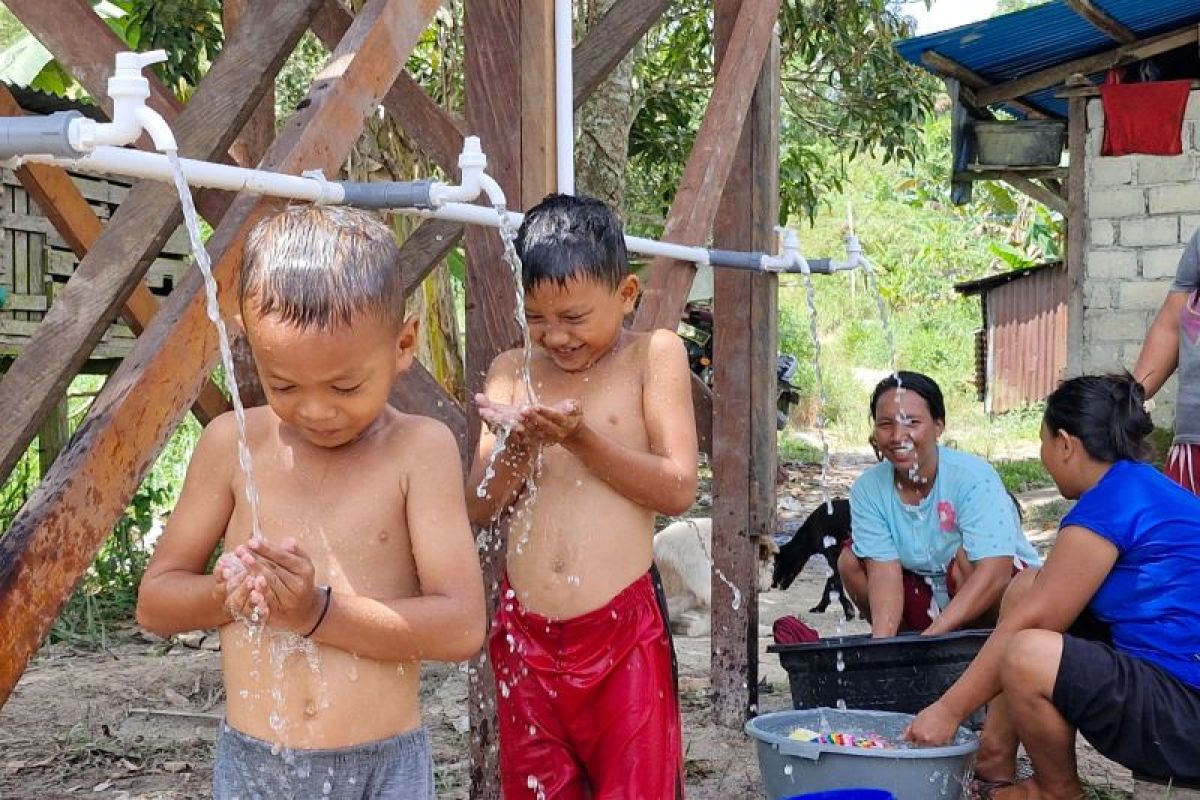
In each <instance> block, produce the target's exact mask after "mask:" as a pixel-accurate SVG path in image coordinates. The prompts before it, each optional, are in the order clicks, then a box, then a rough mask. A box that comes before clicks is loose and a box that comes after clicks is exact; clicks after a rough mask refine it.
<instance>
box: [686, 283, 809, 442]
mask: <svg viewBox="0 0 1200 800" xmlns="http://www.w3.org/2000/svg"><path fill="white" fill-rule="evenodd" d="M712 332H713V313H712V310H711V309H709V308H707V307H705V306H701V305H697V304H695V303H689V304H688V305H687V307H686V308H685V309H684V313H683V318H682V319H681V320H680V323H679V328H678V333H679V336H680V338H681V339H683V345H684V349H685V350H686V351H687V358H688V366H689V367H690V368H691V370H692V372H694V373H695V374H696V376H697V377H699V378H700V380H702V381H704V384H705V385H706V386H708V387H709V388H711V387H712V376H713V370H712V363H713V333H712ZM799 369H800V362H799V361H797V360H796V357H795V356H793V355H791V354H789V353H780V354H778V355H777V356H776V360H775V384H776V403H775V414H776V421H775V427H776V429H777V430H783V429H784V428H785V427H787V422H788V418H789V415H790V414H791V410H792V409H793V408H794V407H795V406H796V404H797V403H799V402H800V388H799V387H798V386H796V385H795V384H794V383H792V381H793V380H794V379H795V377H796V373H797V372H798V371H799Z"/></svg>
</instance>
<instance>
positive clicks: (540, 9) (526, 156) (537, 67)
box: [510, 0, 570, 208]
mask: <svg viewBox="0 0 1200 800" xmlns="http://www.w3.org/2000/svg"><path fill="white" fill-rule="evenodd" d="M520 24H521V196H520V198H518V201H519V205H517V206H515V207H516V208H532V207H533V206H535V205H537V204H538V203H539V202H541V200H542V198H543V197H545V196H546V195H547V194H548V193H549V192H552V191H554V187H555V185H556V184H557V181H558V159H557V157H556V151H555V139H556V131H555V109H554V0H522V2H521V22H520ZM568 44H570V42H568ZM510 202H511V201H510Z"/></svg>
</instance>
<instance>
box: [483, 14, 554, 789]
mask: <svg viewBox="0 0 1200 800" xmlns="http://www.w3.org/2000/svg"><path fill="white" fill-rule="evenodd" d="M553 11H554V9H553V3H552V2H551V0H468V2H467V3H466V59H467V63H466V67H467V127H468V129H469V130H471V131H472V132H474V133H476V134H478V135H479V137H480V140H481V143H482V145H483V151H484V152H485V153H486V154H487V158H488V172H490V173H491V174H492V176H493V177H494V178H495V179H496V180H497V181H498V182H499V183H500V186H501V187H502V188H503V189H504V193H505V197H506V199H507V201H508V206H509V208H511V209H513V210H520V209H524V208H527V207H529V206H530V205H532V204H534V203H536V202H537V201H538V200H541V198H542V197H543V196H544V195H545V194H547V193H548V192H550V191H552V190H553V188H554V181H555V169H554V152H555V150H554V124H553V122H554V105H553V97H554V69H553V52H554V51H553V38H554V37H553V32H554V22H553ZM466 243H467V388H468V396H473V395H474V394H475V393H476V392H479V391H481V390H482V388H483V380H484V377H485V376H486V374H487V370H488V367H489V366H490V365H491V363H492V359H494V358H495V357H496V356H497V355H498V354H499V353H501V352H503V351H505V350H508V349H510V348H512V347H516V346H519V344H520V341H521V333H520V330H519V328H518V327H517V323H516V320H515V319H514V317H513V315H514V313H515V310H516V292H517V291H518V287H517V286H516V285H515V281H514V278H513V275H512V274H511V273H510V272H509V270H508V268H507V267H506V266H505V265H504V262H503V260H502V254H503V250H502V248H501V244H500V238H499V237H498V236H497V234H496V231H493V230H488V229H482V228H478V227H469V228H468V229H467V232H466ZM467 420H468V433H469V450H470V452H472V453H473V452H474V450H475V447H476V444H477V441H478V434H479V417H478V415H477V414H476V409H475V407H474V405H473V404H471V405H470V406H469V408H468V411H467ZM504 554H505V549H504V546H503V544H502V543H501V545H500V546H499V547H498V548H493V547H491V546H489V547H487V548H486V549H485V550H484V552H483V553H481V557H482V559H483V570H484V585H485V587H486V588H487V590H488V617H489V620H490V618H491V615H492V612H493V610H494V608H495V602H496V597H495V592H496V590H497V589H498V587H499V581H500V576H501V575H502V574H503V572H504ZM470 676H471V677H470V687H469V688H470V699H469V701H468V704H469V706H470V711H471V728H472V737H471V797H472V798H489V799H490V798H497V797H499V786H498V785H497V775H498V768H499V763H498V753H497V743H498V731H497V728H496V700H495V679H494V677H493V674H492V668H491V665H490V663H488V660H487V656H486V648H485V650H484V654H482V655H481V656H480V658H479V659H478V660H477V661H476V663H475V664H474V665H472V667H471V672H470Z"/></svg>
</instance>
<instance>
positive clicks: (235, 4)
mask: <svg viewBox="0 0 1200 800" xmlns="http://www.w3.org/2000/svg"><path fill="white" fill-rule="evenodd" d="M250 6H251V0H222V3H221V24H222V25H223V26H224V29H225V36H226V37H228V36H229V35H230V34H231V33H232V32H233V31H234V30H235V29H236V28H237V27H238V24H239V23H240V22H241V20H242V18H243V17H245V15H246V12H247V11H249V10H250ZM274 138H275V87H274V86H271V87H270V88H268V89H267V91H266V93H265V94H264V95H263V99H262V100H261V101H259V103H258V107H257V108H255V109H254V113H253V114H251V115H250V119H249V120H247V121H246V126H245V127H244V128H242V131H241V133H239V134H238V137H237V139H235V140H234V142H233V146H232V147H230V149H229V152H230V155H232V156H233V158H234V160H235V161H237V163H239V164H242V165H245V166H254V165H255V164H257V163H258V162H259V161H262V157H263V156H264V155H265V154H266V152H267V148H268V147H270V146H271V140H272V139H274Z"/></svg>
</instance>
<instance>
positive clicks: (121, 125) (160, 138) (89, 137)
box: [68, 50, 177, 152]
mask: <svg viewBox="0 0 1200 800" xmlns="http://www.w3.org/2000/svg"><path fill="white" fill-rule="evenodd" d="M166 60H167V52H166V51H165V50H152V51H150V52H149V53H132V52H122V53H117V58H116V68H115V69H114V70H113V75H112V77H111V78H109V79H108V96H109V97H111V98H112V101H113V114H112V122H96V121H95V120H91V119H87V118H86V117H81V118H79V119H75V120H72V122H71V127H70V129H69V131H68V137H69V139H70V143H71V146H72V147H74V148H75V149H76V150H80V151H85V152H88V151H91V150H94V149H95V148H96V147H97V146H99V145H113V146H117V147H120V146H122V145H127V144H133V143H134V142H136V141H137V140H138V137H139V136H141V135H142V131H145V132H146V133H148V134H149V135H150V138H151V139H152V140H153V141H154V147H155V149H157V150H160V151H163V152H165V151H167V150H176V149H177V146H176V144H175V136H174V134H172V133H171V129H170V128H169V127H167V123H166V121H165V120H164V119H163V118H162V117H161V116H160V115H159V114H158V112H157V111H155V110H154V109H152V108H150V107H149V106H147V105H146V100H147V98H149V97H150V81H148V80H146V78H145V76H143V75H142V69H143V68H144V67H148V66H150V65H151V64H157V63H158V62H160V61H166Z"/></svg>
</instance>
